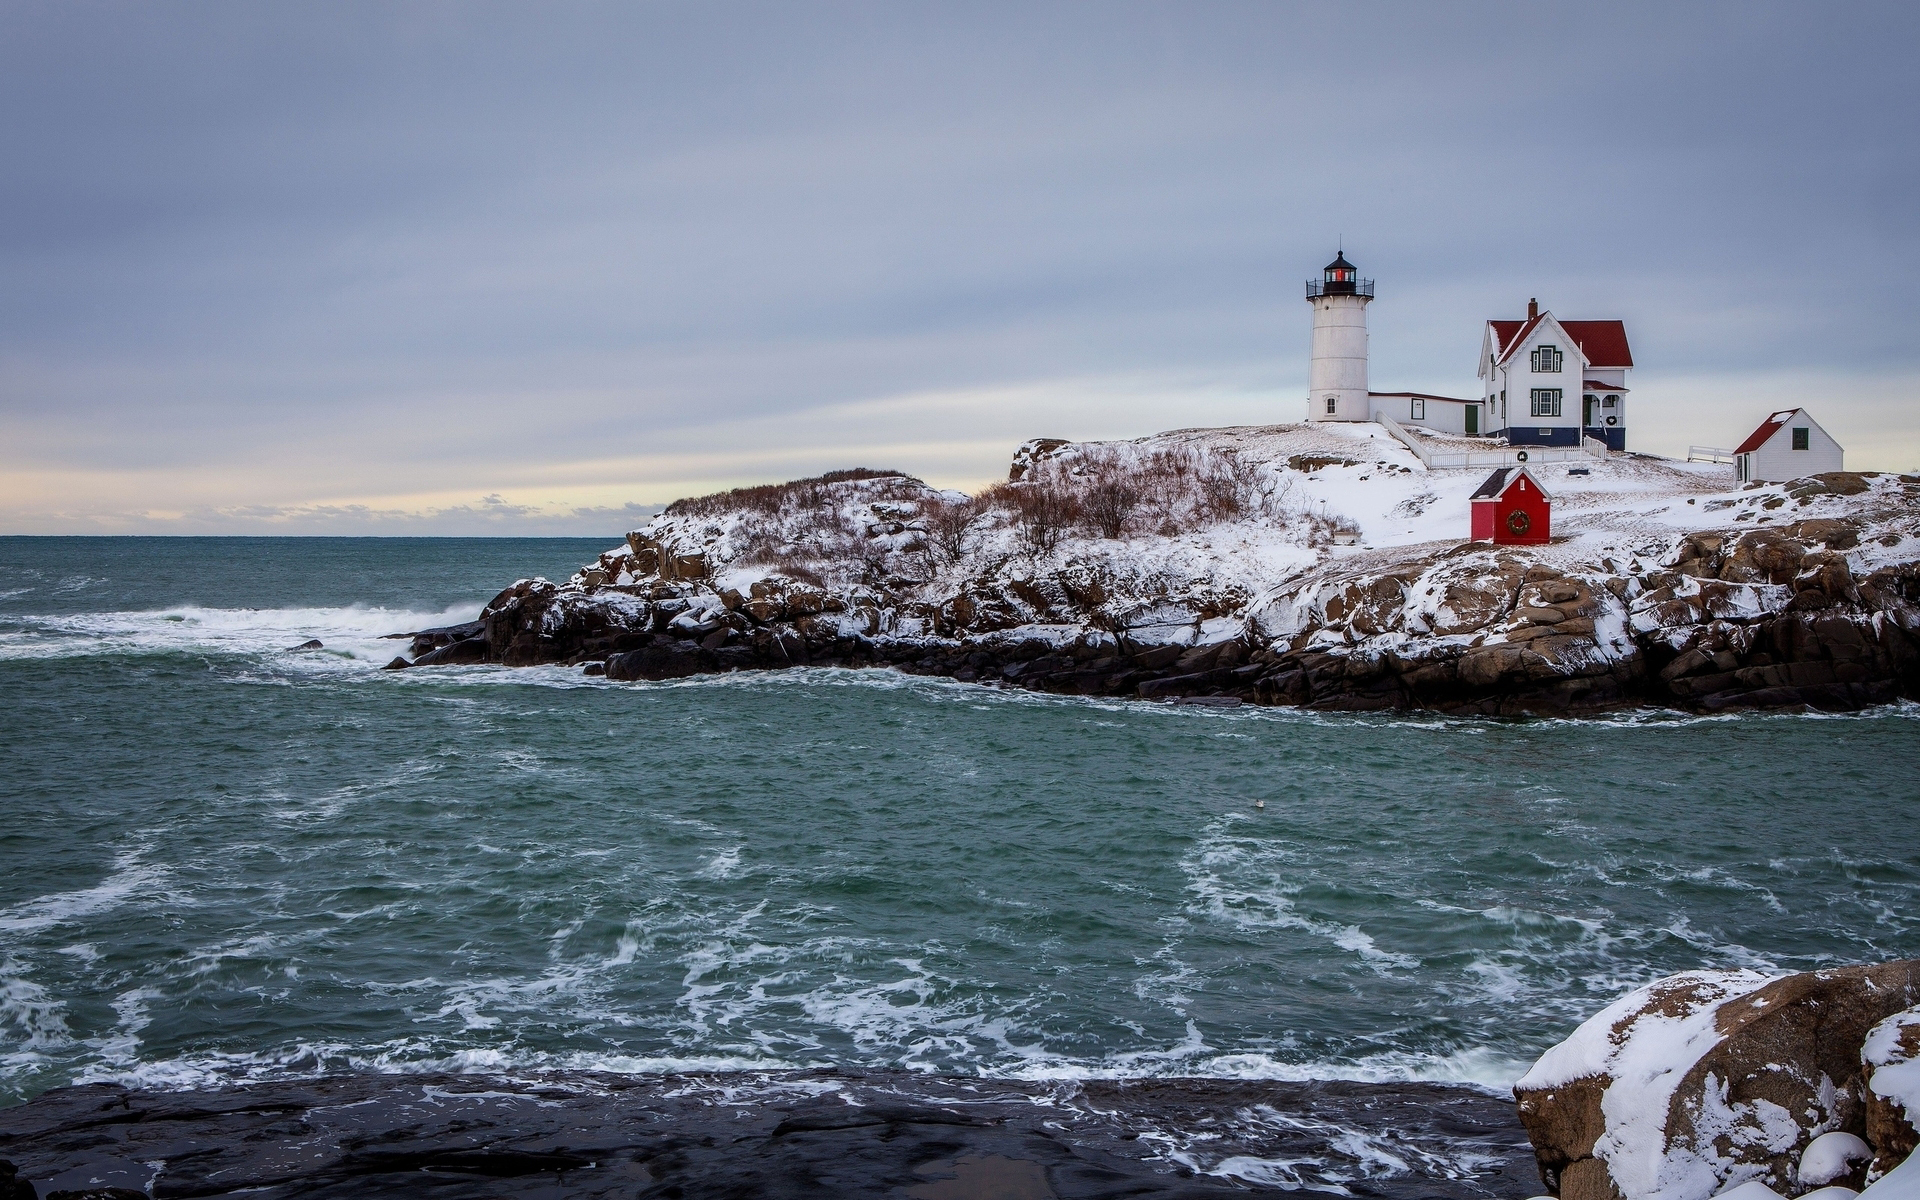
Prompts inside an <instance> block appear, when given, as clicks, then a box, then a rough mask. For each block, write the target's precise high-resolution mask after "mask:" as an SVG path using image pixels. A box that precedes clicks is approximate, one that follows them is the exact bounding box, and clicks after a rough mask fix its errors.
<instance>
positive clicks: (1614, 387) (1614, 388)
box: [1584, 379, 1633, 392]
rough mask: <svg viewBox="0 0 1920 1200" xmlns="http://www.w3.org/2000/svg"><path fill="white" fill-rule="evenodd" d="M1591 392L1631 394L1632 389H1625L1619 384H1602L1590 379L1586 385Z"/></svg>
mask: <svg viewBox="0 0 1920 1200" xmlns="http://www.w3.org/2000/svg"><path fill="white" fill-rule="evenodd" d="M1584 386H1585V388H1586V390H1587V391H1589V392H1630V391H1632V390H1633V389H1632V388H1623V387H1621V386H1620V385H1619V384H1617V383H1601V382H1600V381H1599V380H1598V379H1589V380H1587V381H1586V383H1585V385H1584Z"/></svg>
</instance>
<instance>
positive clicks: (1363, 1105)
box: [0, 1071, 1537, 1200]
mask: <svg viewBox="0 0 1920 1200" xmlns="http://www.w3.org/2000/svg"><path fill="white" fill-rule="evenodd" d="M0 1158H5V1159H7V1160H9V1161H11V1162H12V1163H13V1164H16V1165H17V1168H18V1172H19V1176H18V1178H19V1181H20V1182H21V1183H23V1184H27V1183H30V1184H31V1185H32V1186H33V1187H34V1188H36V1189H37V1195H38V1197H39V1200H49V1197H69V1198H73V1197H81V1196H85V1197H94V1198H98V1200H121V1198H123V1197H148V1196H151V1197H155V1198H165V1197H188V1196H230V1195H236V1194H245V1195H247V1196H248V1197H250V1198H255V1200H281V1198H285V1197H341V1198H346V1197H353V1198H354V1200H365V1198H368V1197H376V1198H377V1197H429V1198H435V1200H468V1198H472V1200H482V1198H485V1200H508V1198H518V1197H525V1198H533V1197H569V1198H571V1197H622V1198H629V1197H631V1198H641V1197H663V1198H664V1197H715V1198H721V1197H728V1198H730V1197H739V1198H741V1200H747V1198H749V1197H751V1198H754V1200H763V1198H777V1197H835V1198H841V1197H867V1196H872V1197H901V1198H917V1200H963V1198H972V1197H979V1198H983V1200H984V1198H987V1197H993V1198H997V1200H1040V1198H1044V1197H1062V1198H1066V1197H1115V1198H1118V1197H1174V1196H1181V1197H1202V1196H1217V1197H1226V1196H1234V1195H1245V1194H1247V1193H1248V1192H1249V1191H1255V1192H1260V1191H1274V1190H1280V1189H1282V1188H1285V1189H1287V1190H1293V1189H1297V1188H1300V1187H1302V1186H1306V1187H1311V1188H1321V1189H1328V1190H1331V1189H1335V1188H1338V1189H1343V1190H1345V1191H1346V1192H1347V1193H1348V1194H1351V1195H1355V1196H1382V1197H1405V1198H1406V1200H1414V1198H1416V1197H1420V1198H1425V1197H1463V1198H1464V1197H1496V1196H1498V1197H1515V1198H1518V1197H1523V1196H1527V1195H1530V1194H1532V1193H1533V1192H1534V1191H1535V1190H1537V1183H1536V1179H1537V1177H1536V1175H1535V1172H1534V1166H1533V1158H1532V1155H1531V1154H1530V1152H1529V1150H1528V1146H1527V1141H1526V1135H1525V1132H1524V1130H1523V1129H1522V1128H1521V1127H1520V1125H1519V1123H1518V1121H1517V1120H1516V1118H1515V1115H1514V1109H1513V1105H1512V1103H1511V1102H1509V1101H1506V1100H1504V1099H1501V1098H1498V1097H1494V1096H1491V1095H1488V1094H1486V1093H1484V1092H1480V1091H1476V1090H1473V1089H1469V1088H1461V1087H1452V1086H1447V1085H1441V1084H1394V1085H1374V1084H1356V1083H1272V1082H1241V1081H1231V1080H1202V1079H1154V1080H1133V1081H1099V1082H1088V1083H1084V1084H1032V1083H1016V1082H1009V1081H1004V1080H981V1079H958V1078H938V1077H926V1076H919V1075H905V1074H884V1073H874V1074H847V1073H836V1072H832V1071H826V1072H801V1073H791V1074H787V1073H772V1074H733V1075H701V1076H685V1075H681V1076H637V1077H636V1076H605V1075H585V1074H569V1075H552V1076H544V1077H541V1078H539V1079H537V1080H526V1079H521V1080H507V1079H498V1078H482V1077H476V1076H468V1075H460V1076H392V1075H351V1076H341V1077H332V1078H325V1079H317V1080H308V1081H287V1082H273V1083H256V1084H249V1085H244V1086H235V1087H232V1088H229V1089H222V1090H212V1091H190V1092H146V1091H129V1090H126V1089H124V1088H120V1087H117V1086H111V1085H91V1086H84V1087H73V1088H63V1089H58V1090H55V1091H51V1092H47V1093H45V1094H43V1095H41V1096H38V1097H36V1098H34V1099H33V1100H30V1101H28V1102H27V1103H25V1104H21V1105H18V1106H16V1107H13V1108H10V1109H4V1110H0ZM1255 1160H1263V1161H1264V1163H1265V1165H1264V1166H1263V1165H1259V1164H1258V1163H1256V1161H1255ZM1396 1164H1397V1165H1396ZM1208 1172H1212V1173H1211V1174H1209V1173H1208ZM5 1173H6V1168H5V1167H4V1166H0V1176H4V1175H5ZM6 1186H7V1185H6V1183H5V1182H4V1180H0V1197H4V1198H5V1200H15V1198H14V1196H12V1195H8V1194H7V1193H6V1192H5V1188H6ZM113 1188H119V1189H124V1190H121V1191H113V1190H110V1189H113ZM27 1194H28V1193H26V1192H18V1195H20V1196H25V1195H27Z"/></svg>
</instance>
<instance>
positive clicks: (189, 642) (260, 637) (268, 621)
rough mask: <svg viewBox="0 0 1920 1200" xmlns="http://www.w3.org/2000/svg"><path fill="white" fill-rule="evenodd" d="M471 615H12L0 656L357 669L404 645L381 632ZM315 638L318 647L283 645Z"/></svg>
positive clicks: (186, 609) (371, 610)
mask: <svg viewBox="0 0 1920 1200" xmlns="http://www.w3.org/2000/svg"><path fill="white" fill-rule="evenodd" d="M472 618H473V610H472V608H471V606H462V607H460V608H457V609H448V610H446V611H444V612H437V613H434V612H415V611H410V610H405V609H388V608H378V607H366V606H361V605H350V606H347V607H340V608H202V607H198V606H194V605H181V606H176V607H172V608H165V609H156V610H150V611H141V612H98V613H64V614H56V615H27V616H21V617H16V618H13V621H14V622H16V623H17V624H19V625H20V626H21V628H20V629H19V630H17V631H15V632H13V633H12V634H10V635H9V636H8V637H6V638H5V639H0V658H15V659H23V658H84V657H94V656H98V655H102V654H151V653H170V652H182V651H185V652H198V653H204V654H216V655H233V656H244V657H268V658H270V659H271V660H272V661H273V662H274V663H275V664H276V665H279V666H284V667H286V668H288V669H291V670H300V671H304V672H309V673H314V672H340V671H345V670H365V669H367V668H368V667H369V666H379V665H382V664H384V663H385V662H387V661H388V660H389V659H391V658H393V657H394V655H395V654H398V653H400V652H401V651H403V650H405V649H406V643H405V642H403V641H393V640H387V639H386V637H385V635H387V634H392V633H402V632H407V631H411V630H415V629H427V628H431V627H434V626H438V625H448V624H454V623H457V622H460V621H467V620H471V619H472ZM315 638H317V639H319V640H320V641H321V642H323V643H324V644H325V646H326V649H324V650H319V651H299V652H289V648H290V647H293V646H297V645H299V644H301V643H303V642H306V641H309V640H312V639H315Z"/></svg>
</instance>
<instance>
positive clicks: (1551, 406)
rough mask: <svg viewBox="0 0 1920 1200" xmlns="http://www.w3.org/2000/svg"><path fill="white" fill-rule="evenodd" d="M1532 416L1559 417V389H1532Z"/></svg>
mask: <svg viewBox="0 0 1920 1200" xmlns="http://www.w3.org/2000/svg"><path fill="white" fill-rule="evenodd" d="M1533 415H1534V416H1536V417H1557V416H1559V415H1560V389H1559V388H1535V389H1533Z"/></svg>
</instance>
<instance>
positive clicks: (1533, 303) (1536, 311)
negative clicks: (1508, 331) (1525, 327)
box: [1527, 296, 1540, 321]
mask: <svg viewBox="0 0 1920 1200" xmlns="http://www.w3.org/2000/svg"><path fill="white" fill-rule="evenodd" d="M1539 315H1540V298H1539V297H1538V296H1536V297H1534V298H1533V299H1531V300H1529V301H1527V320H1529V321H1531V320H1533V319H1534V318H1535V317H1537V316H1539Z"/></svg>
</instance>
